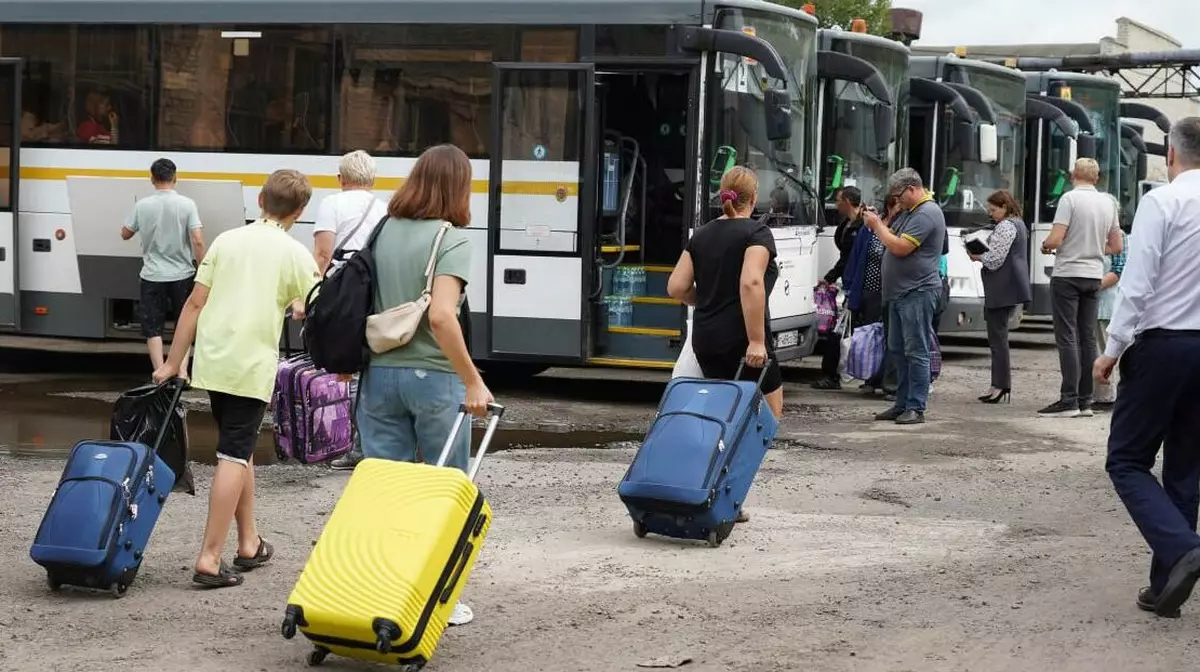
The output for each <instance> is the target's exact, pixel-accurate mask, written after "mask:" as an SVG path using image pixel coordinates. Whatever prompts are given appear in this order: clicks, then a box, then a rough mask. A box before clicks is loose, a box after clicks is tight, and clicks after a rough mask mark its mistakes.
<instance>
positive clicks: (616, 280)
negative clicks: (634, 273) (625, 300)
mask: <svg viewBox="0 0 1200 672" xmlns="http://www.w3.org/2000/svg"><path fill="white" fill-rule="evenodd" d="M612 293H613V294H615V295H616V296H629V269H628V268H626V267H625V266H618V267H617V268H616V269H615V270H614V271H613V289H612Z"/></svg>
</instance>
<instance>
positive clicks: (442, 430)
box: [355, 366, 471, 471]
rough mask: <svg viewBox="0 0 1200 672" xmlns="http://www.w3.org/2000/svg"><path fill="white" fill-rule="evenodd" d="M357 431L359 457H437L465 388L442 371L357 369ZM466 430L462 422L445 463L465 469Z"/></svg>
mask: <svg viewBox="0 0 1200 672" xmlns="http://www.w3.org/2000/svg"><path fill="white" fill-rule="evenodd" d="M358 395H359V396H358V410H357V411H356V413H355V416H356V417H357V419H358V433H359V436H360V437H361V438H362V449H363V456H364V457H375V458H382V459H385V460H396V461H399V462H416V461H417V460H418V459H421V460H423V461H425V462H427V463H429V464H435V463H437V460H438V457H439V456H440V455H441V452H442V448H443V447H444V446H445V444H446V439H447V438H448V437H449V436H450V432H451V430H453V429H454V421H455V419H456V418H457V417H458V409H459V406H460V405H461V404H462V403H463V401H465V400H466V397H467V389H466V387H465V386H464V385H463V383H462V381H461V380H459V379H458V376H457V375H455V374H453V373H446V372H445V371H430V370H427V369H412V368H405V367H393V366H372V367H369V368H368V369H367V370H366V372H364V373H363V374H362V380H361V381H359V390H358ZM470 456H471V431H470V428H469V427H466V428H463V429H462V430H461V431H460V432H459V435H458V439H457V441H455V443H454V446H452V448H451V451H450V456H449V459H447V460H446V466H450V467H457V468H459V469H462V470H463V471H466V470H467V462H468V460H469V459H470Z"/></svg>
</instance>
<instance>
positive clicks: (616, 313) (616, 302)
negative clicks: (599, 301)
mask: <svg viewBox="0 0 1200 672" xmlns="http://www.w3.org/2000/svg"><path fill="white" fill-rule="evenodd" d="M604 305H605V308H607V310H608V324H609V326H611V327H619V326H621V301H620V298H619V297H616V296H607V297H605V299H604Z"/></svg>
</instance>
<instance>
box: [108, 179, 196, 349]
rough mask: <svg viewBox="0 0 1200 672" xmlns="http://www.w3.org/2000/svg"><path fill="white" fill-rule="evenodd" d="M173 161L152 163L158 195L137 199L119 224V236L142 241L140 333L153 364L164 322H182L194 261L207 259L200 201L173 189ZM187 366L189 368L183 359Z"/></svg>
mask: <svg viewBox="0 0 1200 672" xmlns="http://www.w3.org/2000/svg"><path fill="white" fill-rule="evenodd" d="M175 174H176V171H175V163H174V162H173V161H171V160H170V159H159V160H157V161H155V162H154V163H153V164H151V165H150V183H151V184H153V185H154V190H155V191H154V194H153V195H151V196H147V197H145V198H142V199H139V200H138V201H137V202H136V203H134V205H133V212H131V213H129V217H128V218H127V219H126V220H125V225H124V226H122V227H121V239H122V240H129V239H130V238H133V237H134V236H135V235H136V236H139V239H140V241H141V243H142V270H141V272H140V274H139V277H140V280H141V281H140V285H141V294H140V296H141V301H140V306H141V310H142V314H141V323H142V337H144V338H145V339H146V348H147V349H148V350H149V351H150V363H151V365H152V366H153V368H154V369H156V370H157V369H158V367H160V366H162V365H163V361H164V360H163V340H162V332H163V327H164V326H165V325H166V322H167V320H171V321H172V322H175V321H178V319H179V314H180V313H181V312H182V311H183V305H184V303H186V302H187V298H188V296H190V295H191V293H192V280H193V278H194V277H195V275H196V264H199V263H202V262H203V261H204V228H203V225H202V224H201V223H200V212H199V210H197V209H196V202H195V201H193V200H192V199H190V198H188V197H187V196H184V195H182V194H180V193H178V192H176V191H175ZM183 370H185V371H186V370H187V358H186V357H185V358H184V363H183Z"/></svg>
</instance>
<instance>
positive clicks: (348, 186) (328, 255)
mask: <svg viewBox="0 0 1200 672" xmlns="http://www.w3.org/2000/svg"><path fill="white" fill-rule="evenodd" d="M338 183H339V184H341V185H342V190H341V191H340V192H339V193H336V194H334V195H332V196H326V197H325V198H323V199H321V203H320V205H319V206H318V207H317V221H316V225H315V226H313V254H314V255H315V256H316V258H317V268H319V269H320V270H321V273H324V272H325V269H326V268H328V267H329V264H330V262H331V261H332V260H333V252H334V250H337V249H345V250H347V251H353V250H361V249H362V248H363V246H364V245H366V244H367V240H368V239H369V238H370V237H371V233H372V232H374V231H375V226H376V225H377V224H379V222H380V220H382V219H383V218H384V217H386V216H387V203H384V202H383V201H381V200H379V199H378V198H376V197H375V193H374V192H373V191H372V190H373V189H374V188H375V159H374V158H372V157H371V155H370V154H367V153H366V152H364V151H362V150H356V151H353V152H350V153H349V154H347V155H345V156H343V157H342V160H341V162H340V163H339V164H338Z"/></svg>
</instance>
